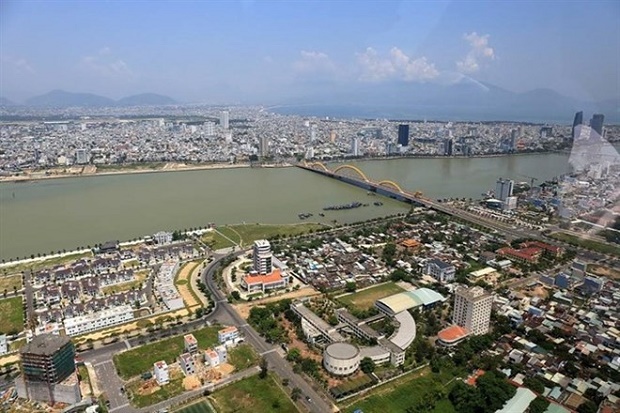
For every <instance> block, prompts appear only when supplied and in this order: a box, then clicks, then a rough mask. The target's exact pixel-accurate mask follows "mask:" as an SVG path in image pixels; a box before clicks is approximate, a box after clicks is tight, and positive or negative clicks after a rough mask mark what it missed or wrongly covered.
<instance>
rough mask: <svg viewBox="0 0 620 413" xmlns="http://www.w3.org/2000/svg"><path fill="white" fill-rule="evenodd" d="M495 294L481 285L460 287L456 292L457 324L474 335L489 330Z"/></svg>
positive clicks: (455, 309)
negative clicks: (486, 290) (488, 291)
mask: <svg viewBox="0 0 620 413" xmlns="http://www.w3.org/2000/svg"><path fill="white" fill-rule="evenodd" d="M492 305H493V296H492V295H491V294H489V293H487V292H485V291H484V290H483V289H482V288H481V287H472V288H466V287H459V288H458V289H457V290H456V293H455V294H454V314H453V315H452V319H453V321H454V323H455V324H457V325H459V326H461V327H463V328H465V329H466V330H467V331H469V333H470V334H472V335H481V334H486V333H488V332H489V323H490V320H491V307H492Z"/></svg>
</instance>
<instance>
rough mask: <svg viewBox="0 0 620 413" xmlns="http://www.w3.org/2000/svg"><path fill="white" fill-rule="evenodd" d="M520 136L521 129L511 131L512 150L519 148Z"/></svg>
mask: <svg viewBox="0 0 620 413" xmlns="http://www.w3.org/2000/svg"><path fill="white" fill-rule="evenodd" d="M518 138H519V131H518V130H517V129H513V130H511V131H510V150H511V151H514V150H516V149H517V139H518Z"/></svg>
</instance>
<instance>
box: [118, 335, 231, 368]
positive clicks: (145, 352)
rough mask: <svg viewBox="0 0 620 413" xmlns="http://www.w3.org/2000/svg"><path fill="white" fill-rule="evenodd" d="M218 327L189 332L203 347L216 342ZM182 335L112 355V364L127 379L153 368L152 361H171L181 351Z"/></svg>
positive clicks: (182, 347)
mask: <svg viewBox="0 0 620 413" xmlns="http://www.w3.org/2000/svg"><path fill="white" fill-rule="evenodd" d="M219 329H220V327H207V328H203V329H201V330H196V331H192V332H191V333H192V334H193V335H194V336H195V337H196V340H197V341H198V348H200V349H205V348H207V347H211V346H213V345H215V344H217V331H218V330H219ZM183 349H184V342H183V336H182V335H181V336H176V337H170V338H166V339H164V340H160V341H157V342H155V343H151V344H146V345H144V346H141V347H136V348H134V349H131V350H129V351H126V352H124V353H120V354H116V355H115V356H114V365H115V366H116V369H117V370H118V371H119V374H120V376H121V377H122V378H123V379H125V380H127V379H129V378H131V377H134V376H137V375H139V374H142V373H144V372H146V371H149V370H151V369H152V368H153V363H155V362H156V361H159V360H164V361H166V363H172V362H173V361H174V360H175V359H176V358H177V357H178V356H179V354H181V353H183Z"/></svg>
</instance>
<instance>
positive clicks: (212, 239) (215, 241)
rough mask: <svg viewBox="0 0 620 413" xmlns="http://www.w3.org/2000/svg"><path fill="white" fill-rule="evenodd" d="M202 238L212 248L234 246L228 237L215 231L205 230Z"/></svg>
mask: <svg viewBox="0 0 620 413" xmlns="http://www.w3.org/2000/svg"><path fill="white" fill-rule="evenodd" d="M200 239H201V240H202V242H204V243H205V244H207V245H208V246H209V247H210V248H211V249H212V250H219V249H222V248H230V247H232V246H234V244H233V243H232V242H230V241H228V240H227V239H226V238H224V237H223V236H222V235H220V234H219V233H217V232H215V231H208V232H205V233H204V234H202V235H201V236H200ZM233 239H234V238H233Z"/></svg>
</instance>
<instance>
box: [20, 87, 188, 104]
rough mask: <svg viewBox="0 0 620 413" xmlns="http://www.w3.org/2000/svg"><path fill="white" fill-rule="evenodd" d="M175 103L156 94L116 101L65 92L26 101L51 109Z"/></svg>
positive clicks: (91, 94)
mask: <svg viewBox="0 0 620 413" xmlns="http://www.w3.org/2000/svg"><path fill="white" fill-rule="evenodd" d="M174 103H176V102H175V101H174V99H172V98H170V97H168V96H163V95H157V94H155V93H143V94H140V95H133V96H128V97H126V98H123V99H120V100H118V101H115V100H112V99H110V98H107V97H105V96H100V95H95V94H93V93H72V92H66V91H64V90H53V91H51V92H49V93H46V94H44V95H40V96H35V97H32V98H30V99H28V100H27V101H26V105H29V106H51V107H70V106H77V107H111V106H150V105H153V106H158V105H170V104H174Z"/></svg>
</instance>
